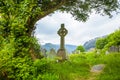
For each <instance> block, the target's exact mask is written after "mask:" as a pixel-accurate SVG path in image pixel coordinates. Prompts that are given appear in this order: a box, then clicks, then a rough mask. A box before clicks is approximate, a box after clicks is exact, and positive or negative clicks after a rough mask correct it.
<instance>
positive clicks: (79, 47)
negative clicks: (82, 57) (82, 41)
mask: <svg viewBox="0 0 120 80" xmlns="http://www.w3.org/2000/svg"><path fill="white" fill-rule="evenodd" d="M76 50H80V52H85V48H84V47H83V46H81V45H80V46H77V48H76Z"/></svg>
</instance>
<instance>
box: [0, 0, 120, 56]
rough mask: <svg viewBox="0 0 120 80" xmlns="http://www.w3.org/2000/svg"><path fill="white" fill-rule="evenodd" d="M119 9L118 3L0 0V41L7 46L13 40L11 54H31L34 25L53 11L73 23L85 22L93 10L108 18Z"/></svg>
mask: <svg viewBox="0 0 120 80" xmlns="http://www.w3.org/2000/svg"><path fill="white" fill-rule="evenodd" d="M46 4H47V5H46ZM119 8H120V5H119V1H118V0H0V36H1V37H0V38H4V39H5V40H6V41H7V42H8V43H9V42H11V41H10V40H14V42H15V43H14V44H15V45H14V47H16V52H15V54H19V53H21V52H25V53H26V51H29V52H30V53H32V54H33V53H34V50H33V47H32V46H33V43H32V41H31V36H32V33H33V31H34V29H35V23H36V21H38V20H40V19H41V18H43V17H45V16H47V15H49V14H51V13H53V12H54V11H61V12H67V13H70V14H72V15H73V17H74V18H75V19H76V20H79V21H86V20H87V19H88V18H89V15H90V13H92V12H93V11H96V13H100V14H102V15H109V16H110V17H111V16H112V14H111V13H112V12H113V11H116V12H117V11H118V9H119ZM10 38H13V39H10ZM1 40H2V39H1ZM1 42H2V41H1ZM26 47H27V48H28V49H25V48H26ZM27 53H28V52H27ZM21 54H23V53H21Z"/></svg>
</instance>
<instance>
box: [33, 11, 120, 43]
mask: <svg viewBox="0 0 120 80" xmlns="http://www.w3.org/2000/svg"><path fill="white" fill-rule="evenodd" d="M119 21H120V14H119V15H114V17H112V18H109V16H101V15H99V14H95V13H92V14H91V15H90V17H89V19H88V20H87V21H86V22H80V21H77V20H75V19H74V18H73V17H72V15H71V14H68V13H60V12H55V13H54V14H52V15H49V16H46V17H44V18H42V19H41V20H39V21H38V22H37V23H36V29H35V36H36V37H37V39H38V40H39V43H40V44H45V43H52V44H60V36H59V35H58V34H57V31H58V30H59V29H60V27H61V24H63V23H64V24H65V28H66V29H67V30H68V34H67V35H66V36H65V44H72V45H83V44H84V43H85V42H86V41H89V40H91V39H94V38H96V37H100V36H104V35H108V34H110V33H112V32H114V31H115V30H116V29H118V28H119V27H120V22H119Z"/></svg>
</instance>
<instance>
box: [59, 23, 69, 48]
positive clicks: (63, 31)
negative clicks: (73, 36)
mask: <svg viewBox="0 0 120 80" xmlns="http://www.w3.org/2000/svg"><path fill="white" fill-rule="evenodd" d="M67 33H68V31H67V30H66V29H65V28H64V24H61V28H60V29H59V31H58V35H59V36H60V38H61V39H60V49H65V47H64V45H65V41H64V37H65V36H66V34H67Z"/></svg>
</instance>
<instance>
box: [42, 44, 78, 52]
mask: <svg viewBox="0 0 120 80" xmlns="http://www.w3.org/2000/svg"><path fill="white" fill-rule="evenodd" d="M59 47H60V45H58V44H52V43H46V44H45V45H42V48H45V49H46V50H47V51H50V49H51V48H53V49H55V50H56V51H57V50H58V49H59ZM76 47H77V46H76V45H70V44H66V45H65V48H66V50H67V52H68V53H72V51H74V50H75V49H76Z"/></svg>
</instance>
